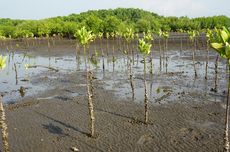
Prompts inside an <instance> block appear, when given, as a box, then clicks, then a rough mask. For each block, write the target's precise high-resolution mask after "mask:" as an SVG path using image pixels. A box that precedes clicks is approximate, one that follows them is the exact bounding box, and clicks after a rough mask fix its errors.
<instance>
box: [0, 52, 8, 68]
mask: <svg viewBox="0 0 230 152" xmlns="http://www.w3.org/2000/svg"><path fill="white" fill-rule="evenodd" d="M6 59H7V57H6V56H5V57H3V56H2V55H0V69H4V68H5V67H6Z"/></svg>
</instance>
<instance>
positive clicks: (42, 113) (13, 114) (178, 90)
mask: <svg viewBox="0 0 230 152" xmlns="http://www.w3.org/2000/svg"><path fill="white" fill-rule="evenodd" d="M71 44H72V42H71ZM64 46H66V47H67V46H71V45H64ZM64 46H62V47H58V48H59V49H57V50H58V51H57V53H55V52H54V51H51V53H50V52H49V53H50V54H48V52H46V51H41V52H42V53H41V54H39V53H38V52H36V50H39V49H38V48H36V49H35V50H32V51H30V52H29V53H30V54H32V55H35V56H43V57H44V56H46V53H47V54H48V55H47V56H51V57H55V58H59V60H65V61H66V58H67V57H66V55H68V62H69V61H70V62H73V64H76V61H75V60H74V59H75V50H74V47H72V46H71V47H70V48H69V49H67V50H66V49H63V48H66V47H64ZM15 53H20V51H16V52H15ZM154 53H155V54H156V56H155V57H154V74H153V75H151V74H148V76H147V85H148V95H149V99H150V107H149V124H148V125H146V124H144V123H143V121H144V100H143V98H144V95H143V91H144V90H143V82H142V81H143V75H142V70H143V69H142V66H143V65H142V64H141V61H140V60H141V59H139V61H137V60H138V59H137V58H135V66H133V69H134V82H135V99H134V101H132V100H131V98H132V93H131V88H130V85H129V80H128V74H127V72H126V70H125V69H126V67H125V63H126V61H124V60H125V58H124V57H123V56H121V55H120V54H117V56H116V57H117V62H116V64H115V68H114V70H113V69H112V67H113V65H112V63H111V62H107V60H109V57H108V58H106V71H105V72H104V73H103V71H102V68H101V58H100V59H99V65H98V66H99V67H98V68H96V67H95V68H94V70H93V73H94V77H95V78H94V80H93V84H94V90H95V95H94V97H93V101H94V106H95V117H96V126H95V128H96V138H91V137H89V133H90V130H89V116H88V104H87V94H86V92H87V88H86V78H85V77H86V73H85V71H84V68H83V67H84V66H80V68H79V69H78V68H75V69H74V68H73V67H70V68H68V69H67V70H66V69H64V70H63V69H62V70H60V71H58V72H55V71H52V70H42V71H40V72H39V73H35V75H34V76H33V77H30V80H29V82H28V83H29V84H30V86H31V88H28V89H27V90H26V92H29V91H30V90H33V86H39V87H42V88H44V89H43V90H42V89H39V91H37V92H36V90H35V91H34V92H35V93H33V94H30V95H28V96H27V95H26V96H24V97H20V98H17V102H15V103H12V102H9V103H10V104H6V105H5V108H6V115H7V124H8V127H9V141H10V147H11V151H16V152H31V151H34V152H41V151H44V152H45V151H47V152H52V151H55V152H56V151H73V150H72V149H73V148H77V149H78V150H79V151H86V152H88V151H103V152H108V151H116V152H117V151H130V152H131V151H149V152H152V151H156V152H157V151H168V152H173V151H175V152H178V151H191V152H192V151H213V152H215V151H221V150H222V145H223V132H224V114H225V113H224V112H225V111H224V108H225V100H226V87H227V86H226V84H227V75H225V62H224V61H220V63H219V76H218V91H217V92H213V91H212V88H213V87H214V72H215V71H214V70H213V67H214V61H215V55H216V54H211V57H210V64H209V72H208V76H209V79H208V80H204V67H205V57H203V58H202V57H199V59H198V60H197V65H198V78H197V79H194V76H193V71H192V70H191V69H192V65H191V64H190V63H192V61H191V59H190V58H189V57H188V56H190V52H189V51H184V52H183V53H182V54H179V51H173V50H171V51H169V52H168V55H169V56H170V60H169V62H170V64H169V67H168V73H165V72H164V69H163V70H162V71H160V70H159V64H158V63H159V58H158V56H157V55H158V54H157V53H158V52H154ZM199 53H200V54H199ZM202 53H203V51H200V52H198V54H197V55H199V56H202ZM213 56H214V57H213ZM71 57H72V58H71ZM47 58H48V57H47ZM118 62H119V63H118ZM120 62H122V64H121V63H120ZM51 65H53V66H55V67H56V64H55V63H53V64H51ZM76 67H77V65H76ZM71 68H72V69H71ZM63 71H64V72H63ZM20 83H22V82H20ZM2 84H4V83H1V85H2ZM23 85H25V84H23ZM19 86H20V84H19V85H16V87H19ZM6 95H7V93H6ZM7 99H9V101H10V95H9V97H8V98H7ZM0 147H2V145H0Z"/></svg>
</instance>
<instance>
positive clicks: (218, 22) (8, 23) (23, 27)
mask: <svg viewBox="0 0 230 152" xmlns="http://www.w3.org/2000/svg"><path fill="white" fill-rule="evenodd" d="M83 26H85V27H86V28H87V29H88V30H91V31H93V32H94V33H99V32H102V33H107V32H108V33H111V32H124V30H125V29H126V28H132V29H134V31H135V32H147V31H149V30H150V31H152V32H156V31H158V30H159V29H161V30H163V31H174V32H175V31H179V30H181V29H182V30H203V29H213V28H214V27H222V26H226V27H230V18H228V17H226V16H213V17H199V18H192V19H190V18H188V17H163V16H159V15H157V14H155V13H151V12H148V11H144V10H141V9H134V8H127V9H126V8H117V9H109V10H90V11H87V12H83V13H80V14H71V15H69V16H63V17H60V16H58V17H53V18H48V19H42V20H13V19H0V38H4V37H6V38H29V37H48V36H55V35H60V36H63V37H68V38H73V36H74V33H75V32H76V30H77V29H79V28H81V27H83Z"/></svg>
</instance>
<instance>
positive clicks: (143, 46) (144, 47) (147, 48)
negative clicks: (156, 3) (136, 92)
mask: <svg viewBox="0 0 230 152" xmlns="http://www.w3.org/2000/svg"><path fill="white" fill-rule="evenodd" d="M151 46H152V45H151V44H149V43H147V42H145V40H144V39H139V41H138V49H139V51H140V53H141V54H142V56H143V60H144V92H145V94H144V103H145V114H144V117H145V121H144V122H145V124H147V123H148V94H147V84H146V57H147V56H148V55H149V53H150V52H151Z"/></svg>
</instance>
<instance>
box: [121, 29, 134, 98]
mask: <svg viewBox="0 0 230 152" xmlns="http://www.w3.org/2000/svg"><path fill="white" fill-rule="evenodd" d="M123 36H124V38H125V40H126V42H127V58H128V68H129V79H130V86H131V89H132V101H134V98H135V94H134V92H135V91H134V83H133V68H132V63H133V64H134V53H133V50H131V51H130V50H129V48H130V47H129V45H130V43H131V41H132V40H133V39H134V31H133V29H132V28H126V31H125V32H124V34H123ZM129 52H131V56H132V59H130V57H129Z"/></svg>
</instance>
